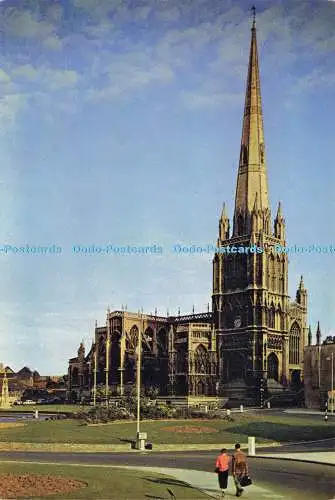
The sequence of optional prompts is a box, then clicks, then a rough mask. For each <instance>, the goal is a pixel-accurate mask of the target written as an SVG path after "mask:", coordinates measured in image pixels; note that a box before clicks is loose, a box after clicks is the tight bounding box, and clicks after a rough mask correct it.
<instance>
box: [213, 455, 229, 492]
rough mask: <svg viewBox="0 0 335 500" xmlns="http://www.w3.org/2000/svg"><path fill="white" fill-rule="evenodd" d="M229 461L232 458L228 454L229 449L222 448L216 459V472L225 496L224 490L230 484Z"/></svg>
mask: <svg viewBox="0 0 335 500" xmlns="http://www.w3.org/2000/svg"><path fill="white" fill-rule="evenodd" d="M229 461H230V459H229V456H228V455H227V450H226V449H225V448H222V450H221V452H220V455H219V456H218V457H217V459H216V463H215V472H216V473H217V475H218V480H219V486H220V489H221V491H222V496H223V497H224V495H225V493H224V490H225V489H226V488H227V485H228V473H229Z"/></svg>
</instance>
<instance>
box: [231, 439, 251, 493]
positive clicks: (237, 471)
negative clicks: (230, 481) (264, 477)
mask: <svg viewBox="0 0 335 500" xmlns="http://www.w3.org/2000/svg"><path fill="white" fill-rule="evenodd" d="M232 474H233V478H234V483H235V486H236V496H237V497H240V496H241V495H242V493H243V488H242V487H241V485H240V478H241V477H243V476H248V474H249V472H248V462H247V456H246V454H245V453H244V452H243V451H242V450H241V445H240V444H239V443H236V444H235V451H234V453H233V458H232Z"/></svg>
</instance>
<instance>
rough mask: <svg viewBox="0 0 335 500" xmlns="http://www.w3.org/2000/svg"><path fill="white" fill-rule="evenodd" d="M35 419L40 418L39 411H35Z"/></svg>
mask: <svg viewBox="0 0 335 500" xmlns="http://www.w3.org/2000/svg"><path fill="white" fill-rule="evenodd" d="M35 418H38V410H36V411H35Z"/></svg>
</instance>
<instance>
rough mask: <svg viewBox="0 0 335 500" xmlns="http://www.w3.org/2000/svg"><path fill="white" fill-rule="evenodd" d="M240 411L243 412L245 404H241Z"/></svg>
mask: <svg viewBox="0 0 335 500" xmlns="http://www.w3.org/2000/svg"><path fill="white" fill-rule="evenodd" d="M240 412H241V413H243V405H240Z"/></svg>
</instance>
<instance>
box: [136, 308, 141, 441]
mask: <svg viewBox="0 0 335 500" xmlns="http://www.w3.org/2000/svg"><path fill="white" fill-rule="evenodd" d="M141 328H142V314H141V326H140V328H139V331H138V339H137V370H136V371H137V377H136V379H137V380H136V382H137V435H139V432H140V408H141V347H142V346H141V340H142V331H141Z"/></svg>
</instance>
